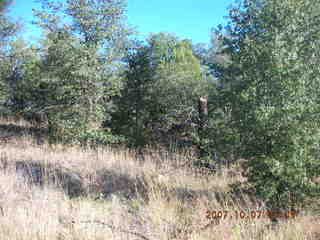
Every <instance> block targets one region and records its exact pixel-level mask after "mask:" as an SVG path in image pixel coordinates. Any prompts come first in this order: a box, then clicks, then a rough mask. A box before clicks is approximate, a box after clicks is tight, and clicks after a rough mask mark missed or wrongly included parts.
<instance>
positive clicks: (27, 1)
mask: <svg viewBox="0 0 320 240" xmlns="http://www.w3.org/2000/svg"><path fill="white" fill-rule="evenodd" d="M231 3H233V0H199V1H196V0H128V9H127V17H128V22H129V24H131V25H133V26H135V27H136V29H137V30H138V31H139V32H140V33H141V34H142V36H143V37H147V36H148V35H149V33H151V32H161V31H165V32H170V33H175V34H176V35H177V36H178V37H180V38H187V39H191V40H192V41H193V42H194V43H200V42H201V43H209V41H210V29H211V28H212V27H215V26H217V25H218V24H219V23H224V22H226V20H225V19H224V16H226V15H227V14H228V10H227V7H229V6H230V4H231ZM38 7H39V5H38V4H36V3H34V1H33V0H15V1H14V3H13V5H12V6H11V8H10V9H11V11H10V15H11V16H13V17H15V18H21V20H22V21H23V22H24V23H25V32H24V36H25V37H26V38H37V37H38V36H39V31H38V30H37V29H36V28H35V27H34V26H32V25H31V24H30V23H29V22H30V21H31V20H32V8H38Z"/></svg>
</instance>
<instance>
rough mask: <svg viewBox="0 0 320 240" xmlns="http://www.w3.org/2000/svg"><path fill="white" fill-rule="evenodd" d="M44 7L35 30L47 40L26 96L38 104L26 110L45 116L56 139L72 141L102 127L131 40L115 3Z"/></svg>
mask: <svg viewBox="0 0 320 240" xmlns="http://www.w3.org/2000/svg"><path fill="white" fill-rule="evenodd" d="M41 3H42V9H41V10H34V14H35V16H36V17H37V18H38V21H36V22H35V24H37V25H38V26H40V27H41V28H42V29H43V32H44V36H45V38H44V39H43V40H42V42H41V48H40V49H39V56H40V61H39V62H38V63H37V64H36V66H37V67H36V69H34V68H33V70H34V71H35V72H34V76H33V78H32V79H31V78H28V81H29V82H28V84H30V87H29V88H27V90H28V91H30V92H28V93H26V94H28V95H29V96H36V97H37V99H38V100H36V99H35V98H33V97H30V98H28V101H29V105H30V107H28V108H25V109H22V110H23V111H24V112H33V113H41V114H44V115H45V116H46V118H47V120H48V123H49V130H50V134H51V136H53V137H55V138H56V137H58V138H61V137H63V138H64V139H65V140H66V141H73V140H76V139H79V138H81V136H82V135H83V134H86V133H88V132H90V131H95V130H97V129H98V128H99V127H100V124H101V122H102V120H103V119H104V118H105V117H106V116H105V114H106V112H105V109H106V106H105V105H107V104H108V102H107V99H108V98H109V97H110V96H113V95H115V94H117V93H118V92H119V88H120V82H119V78H116V77H115V75H116V73H117V72H118V69H119V68H120V67H121V65H120V59H121V57H122V54H123V51H124V48H125V46H126V42H127V37H128V36H129V35H130V34H131V30H129V28H128V27H127V26H126V25H125V22H124V20H125V15H124V11H125V9H124V8H125V4H124V1H116V0H115V1H113V0H112V1H98V0H97V1H80V0H76V1H65V2H62V1H41ZM30 67H31V66H30ZM24 81H26V80H24ZM21 83H22V81H21Z"/></svg>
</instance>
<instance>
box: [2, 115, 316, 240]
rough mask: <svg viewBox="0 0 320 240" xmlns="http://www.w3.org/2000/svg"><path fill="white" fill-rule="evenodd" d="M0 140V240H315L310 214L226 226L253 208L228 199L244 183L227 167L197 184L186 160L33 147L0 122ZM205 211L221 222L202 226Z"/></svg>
mask: <svg viewBox="0 0 320 240" xmlns="http://www.w3.org/2000/svg"><path fill="white" fill-rule="evenodd" d="M10 126H11V127H10ZM14 126H15V127H14ZM0 131H1V133H0V135H1V136H8V135H10V136H11V135H14V136H15V137H13V138H11V139H9V140H8V142H4V141H2V142H0V210H1V211H0V239H2V240H6V239H8V240H9V239H10V240H16V239H17V240H18V239H19V240H34V239H48V240H53V239H57V240H58V239H59V240H62V239H65V240H69V239H70V240H71V239H72V240H75V239H77V240H82V239H83V240H91V239H110V240H113V239H114V240H115V239H144V240H146V239H150V240H151V239H155V240H162V239H163V240H165V239H184V240H185V239H190V240H192V239H193V240H195V239H197V240H207V239H208V240H209V239H210V240H211V239H219V240H220V239H286V240H287V239H320V220H319V218H317V217H315V216H311V215H312V214H303V215H300V216H298V217H297V218H296V219H294V220H289V221H286V222H282V223H280V224H279V225H277V226H276V227H274V226H273V225H272V224H271V223H270V221H269V219H267V218H260V219H254V220H244V219H235V218H232V219H231V218H230V217H229V216H230V215H231V214H232V213H234V211H241V210H243V211H245V212H250V211H251V212H252V211H255V210H258V209H259V206H260V207H261V204H260V205H259V204H257V203H255V202H254V201H252V200H249V198H248V197H247V196H245V195H241V196H232V195H230V194H228V193H227V192H228V190H229V186H228V184H230V183H233V182H236V181H242V180H243V179H242V177H241V174H240V172H239V168H236V167H235V166H233V167H232V168H230V169H222V170H221V171H219V173H216V174H215V175H203V174H200V173H198V172H197V171H196V170H195V169H193V168H192V167H190V166H188V164H184V162H186V161H191V160H192V156H183V155H179V154H167V153H165V152H161V151H157V152H155V151H151V150H150V151H149V153H148V154H147V155H146V157H145V159H144V161H141V160H140V161H139V160H137V159H136V158H135V155H134V153H132V152H129V151H128V150H125V149H124V150H121V151H120V150H114V149H98V150H83V149H80V148H77V147H70V148H64V147H63V146H58V145H56V146H49V145H47V144H42V145H37V144H36V142H37V141H36V140H35V139H34V138H33V137H32V136H31V135H30V133H31V132H32V131H31V130H30V127H28V126H27V125H26V124H25V123H21V122H20V123H16V122H9V121H2V122H1V123H0ZM18 133H19V134H18ZM182 165H183V167H181V166H182ZM240 199H241V200H240ZM208 210H209V211H214V210H216V211H228V212H227V213H228V217H227V218H226V219H221V220H220V221H210V220H208V219H207V218H206V215H207V211H208Z"/></svg>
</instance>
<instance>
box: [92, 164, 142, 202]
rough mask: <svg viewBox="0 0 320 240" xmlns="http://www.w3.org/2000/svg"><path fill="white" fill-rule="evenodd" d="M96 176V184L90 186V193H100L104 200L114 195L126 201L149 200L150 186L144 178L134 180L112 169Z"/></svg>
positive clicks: (97, 173)
mask: <svg viewBox="0 0 320 240" xmlns="http://www.w3.org/2000/svg"><path fill="white" fill-rule="evenodd" d="M95 175H96V178H95V182H94V183H92V184H91V185H90V186H89V189H90V190H89V192H90V193H100V194H102V196H103V198H108V197H109V196H111V195H112V194H117V195H120V196H121V197H124V198H126V199H134V198H137V197H142V198H144V199H146V198H147V195H146V193H147V185H148V184H147V183H146V182H145V181H144V179H142V178H139V177H135V178H133V177H130V176H128V175H126V174H122V173H119V172H116V171H115V170H110V169H100V170H98V171H97V172H96V173H95Z"/></svg>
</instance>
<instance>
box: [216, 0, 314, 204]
mask: <svg viewBox="0 0 320 240" xmlns="http://www.w3.org/2000/svg"><path fill="white" fill-rule="evenodd" d="M319 7H320V5H319V4H318V3H315V2H314V1H308V0H307V1H301V0H284V1H276V0H266V1H262V2H261V1H256V0H248V1H244V2H243V4H242V5H240V6H239V7H238V8H233V9H232V10H231V12H230V24H229V25H228V26H227V28H226V30H227V33H223V32H222V34H224V35H225V36H227V37H225V38H224V46H225V48H224V50H223V52H224V53H225V54H227V55H228V56H229V57H230V62H229V65H228V66H227V71H224V73H223V76H222V78H221V82H222V83H223V84H224V89H223V90H221V95H224V94H225V93H226V94H227V96H228V98H226V100H227V101H226V102H225V104H224V106H229V107H230V109H231V118H232V122H231V128H234V129H236V130H237V132H238V133H239V137H240V139H239V141H240V145H241V157H243V158H247V159H250V161H249V164H248V169H249V170H250V171H249V173H248V181H249V182H250V183H251V184H252V186H253V187H254V189H255V192H256V194H257V195H258V196H259V197H261V198H262V199H264V200H265V201H266V202H267V204H268V205H269V206H270V207H280V208H290V207H299V206H301V204H303V201H304V200H307V199H308V198H309V197H314V196H316V195H317V194H318V195H319V186H316V185H315V184H314V183H313V182H312V178H314V177H315V176H318V175H319V174H320V162H319V152H318V150H317V149H318V147H319V140H320V138H319V137H320V134H319V129H320V128H319V127H320V120H319V119H320V118H319V112H320V111H319V110H320V108H319V107H320V105H319V101H318V99H319V89H320V88H319V87H320V86H319V85H320V81H319V80H320V79H319V70H320V69H319V61H320V58H319V52H320V51H319V50H320V49H319V44H318V42H319V40H320V39H319V37H320V36H319V34H317V32H318V26H319V23H320V20H319V19H320V18H319V17H320V16H319V15H318V13H319V9H320V8H319ZM224 96H226V95H224Z"/></svg>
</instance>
